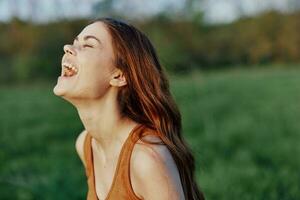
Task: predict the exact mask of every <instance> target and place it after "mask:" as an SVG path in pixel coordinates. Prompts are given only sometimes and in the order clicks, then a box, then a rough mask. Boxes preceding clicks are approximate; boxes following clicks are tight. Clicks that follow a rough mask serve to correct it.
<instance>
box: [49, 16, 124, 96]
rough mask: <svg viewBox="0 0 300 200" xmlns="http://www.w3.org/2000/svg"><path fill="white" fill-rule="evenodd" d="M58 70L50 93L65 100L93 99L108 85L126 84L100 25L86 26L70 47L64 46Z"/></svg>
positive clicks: (100, 94)
mask: <svg viewBox="0 0 300 200" xmlns="http://www.w3.org/2000/svg"><path fill="white" fill-rule="evenodd" d="M64 52H65V54H64V55H63V57H62V66H61V68H62V71H61V75H60V76H59V77H58V80H57V84H56V86H55V87H54V89H53V92H54V93H55V94H56V95H57V96H61V97H63V98H65V99H67V100H72V99H96V98H100V97H101V96H103V95H104V94H105V93H106V92H107V91H108V90H109V88H110V87H111V86H121V85H124V84H125V83H126V81H125V80H124V79H123V80H122V79H120V77H122V76H120V74H119V73H120V70H118V68H116V67H115V66H114V65H113V63H114V62H113V60H114V53H113V47H112V43H111V37H110V34H109V32H108V31H107V28H106V27H105V24H104V23H103V22H95V23H93V24H90V25H88V26H86V27H85V28H84V29H83V30H82V31H81V32H80V34H79V35H78V36H77V37H76V38H75V39H74V42H73V44H72V45H65V46H64Z"/></svg>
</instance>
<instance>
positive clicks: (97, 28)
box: [78, 22, 110, 43]
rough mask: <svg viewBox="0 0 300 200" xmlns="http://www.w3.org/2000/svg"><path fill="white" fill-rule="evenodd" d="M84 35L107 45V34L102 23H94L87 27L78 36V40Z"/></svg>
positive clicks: (108, 36)
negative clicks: (93, 37)
mask: <svg viewBox="0 0 300 200" xmlns="http://www.w3.org/2000/svg"><path fill="white" fill-rule="evenodd" d="M86 35H93V36H95V37H97V38H98V39H100V41H101V42H102V43H107V42H108V41H109V40H110V35H109V32H108V30H107V28H106V26H105V24H104V23H103V22H94V23H92V24H89V25H87V26H86V27H85V28H84V29H83V30H82V31H81V32H80V34H79V35H78V37H79V38H83V37H84V36H86Z"/></svg>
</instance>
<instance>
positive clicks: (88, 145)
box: [83, 132, 92, 177]
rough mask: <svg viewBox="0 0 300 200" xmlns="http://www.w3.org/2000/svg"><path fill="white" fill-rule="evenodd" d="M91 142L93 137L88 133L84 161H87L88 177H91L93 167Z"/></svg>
mask: <svg viewBox="0 0 300 200" xmlns="http://www.w3.org/2000/svg"><path fill="white" fill-rule="evenodd" d="M91 141H92V136H91V135H90V134H89V133H88V132H87V134H86V136H85V139H84V145H83V150H84V161H85V164H86V166H85V172H86V176H87V177H88V176H89V175H90V171H91V166H92V148H91Z"/></svg>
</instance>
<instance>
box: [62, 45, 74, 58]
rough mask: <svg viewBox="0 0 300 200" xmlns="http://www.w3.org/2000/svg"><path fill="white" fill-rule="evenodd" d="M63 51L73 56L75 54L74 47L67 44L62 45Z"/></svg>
mask: <svg viewBox="0 0 300 200" xmlns="http://www.w3.org/2000/svg"><path fill="white" fill-rule="evenodd" d="M64 52H65V53H68V54H71V55H74V56H75V55H76V51H75V49H74V48H73V47H72V45H69V44H66V45H64Z"/></svg>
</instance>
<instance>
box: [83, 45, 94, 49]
mask: <svg viewBox="0 0 300 200" xmlns="http://www.w3.org/2000/svg"><path fill="white" fill-rule="evenodd" d="M83 47H90V48H93V46H91V45H88V44H85V45H83Z"/></svg>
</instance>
